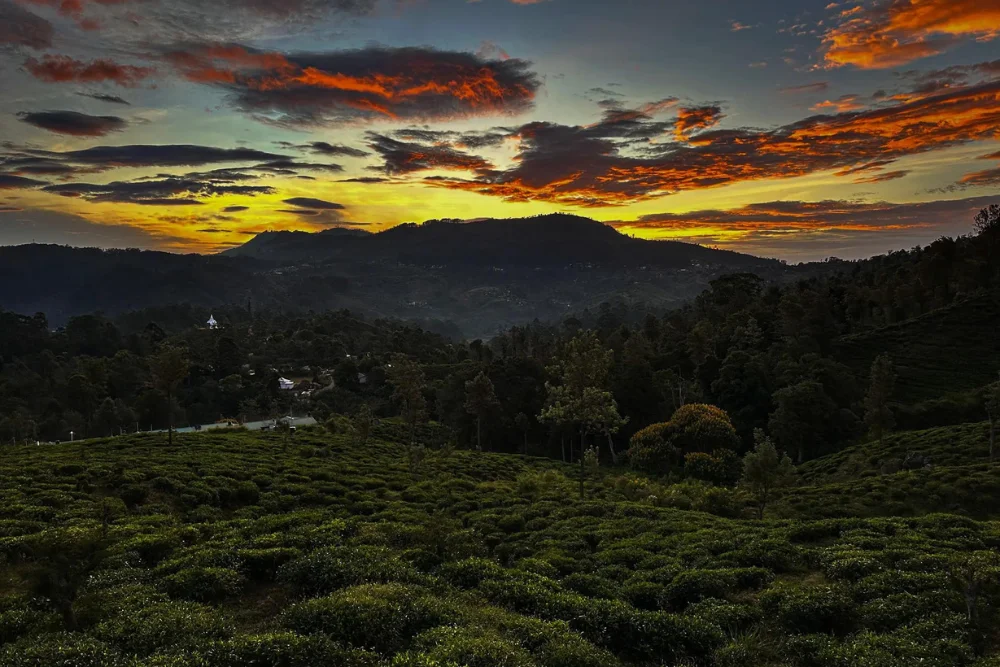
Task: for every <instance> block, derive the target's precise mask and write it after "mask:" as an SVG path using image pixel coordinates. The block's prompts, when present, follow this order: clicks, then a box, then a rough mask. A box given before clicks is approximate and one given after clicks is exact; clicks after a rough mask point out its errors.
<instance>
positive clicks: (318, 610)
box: [283, 584, 456, 654]
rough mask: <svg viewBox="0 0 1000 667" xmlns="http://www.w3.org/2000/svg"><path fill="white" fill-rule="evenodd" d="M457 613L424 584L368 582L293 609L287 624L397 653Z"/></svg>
mask: <svg viewBox="0 0 1000 667" xmlns="http://www.w3.org/2000/svg"><path fill="white" fill-rule="evenodd" d="M455 618H456V613H455V611H454V609H453V608H452V607H451V606H450V605H448V604H447V603H445V602H443V601H442V600H439V599H437V598H435V597H434V596H432V595H430V594H428V593H427V592H425V591H424V590H423V589H420V588H415V587H411V586H405V585H403V584H366V585H363V586H356V587H353V588H348V589H345V590H343V591H338V592H336V593H334V594H332V595H330V596H328V597H324V598H316V599H313V600H307V601H305V602H300V603H298V604H296V605H294V606H292V607H290V608H289V609H288V611H287V612H286V613H285V615H284V618H283V623H284V624H285V626H286V627H288V628H290V629H292V630H294V631H295V632H298V633H300V634H315V633H323V634H326V635H327V636H329V637H331V638H334V639H337V640H339V641H342V642H345V643H346V644H348V645H350V646H354V647H357V648H367V649H371V650H374V651H377V652H379V653H390V654H391V653H395V652H397V651H399V650H400V649H402V648H403V647H405V646H406V644H407V643H409V641H410V639H412V638H413V637H414V636H416V635H417V634H419V633H421V632H423V631H424V630H427V629H430V628H433V627H435V626H438V625H443V624H446V623H449V622H451V621H453V620H455Z"/></svg>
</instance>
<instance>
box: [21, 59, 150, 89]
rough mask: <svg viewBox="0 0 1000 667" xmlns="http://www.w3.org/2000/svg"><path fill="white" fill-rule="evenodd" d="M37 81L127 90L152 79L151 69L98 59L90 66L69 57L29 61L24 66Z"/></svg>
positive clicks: (90, 63)
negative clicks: (106, 83) (107, 84)
mask: <svg viewBox="0 0 1000 667" xmlns="http://www.w3.org/2000/svg"><path fill="white" fill-rule="evenodd" d="M24 67H25V69H27V70H28V72H30V73H31V74H32V76H34V77H35V78H36V79H39V80H40V81H46V82H48V83H71V82H72V83H99V82H103V81H110V82H112V83H116V84H118V85H119V86H124V87H126V88H130V87H133V86H137V85H138V84H139V83H141V82H142V81H143V80H144V79H146V78H148V77H150V76H152V75H153V74H154V73H155V72H156V70H154V69H153V68H151V67H136V66H134V65H120V64H118V63H116V62H113V61H111V60H105V59H99V60H94V61H91V62H89V63H86V62H82V61H80V60H76V59H74V58H70V57H69V56H45V57H43V58H42V59H41V60H36V59H35V58H28V60H27V61H25V63H24Z"/></svg>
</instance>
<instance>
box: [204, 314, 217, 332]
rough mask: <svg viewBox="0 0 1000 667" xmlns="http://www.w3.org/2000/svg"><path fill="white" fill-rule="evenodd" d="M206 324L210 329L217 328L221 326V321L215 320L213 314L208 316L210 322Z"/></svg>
mask: <svg viewBox="0 0 1000 667" xmlns="http://www.w3.org/2000/svg"><path fill="white" fill-rule="evenodd" d="M206 324H208V328H209V329H216V328H218V326H219V323H218V322H216V321H215V318H214V317H213V316H212V315H209V316H208V322H207V323H206Z"/></svg>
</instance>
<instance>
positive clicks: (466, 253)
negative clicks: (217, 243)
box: [222, 214, 780, 270]
mask: <svg viewBox="0 0 1000 667" xmlns="http://www.w3.org/2000/svg"><path fill="white" fill-rule="evenodd" d="M222 254H223V255H226V256H232V257H254V258H257V259H268V260H274V261H279V262H285V263H300V262H322V261H333V260H337V259H345V258H348V259H352V260H366V261H370V262H380V261H391V262H399V263H403V264H416V265H421V266H451V267H455V266H466V265H468V266H495V267H528V268H536V267H543V268H550V267H560V268H561V267H566V266H569V265H574V264H595V265H601V266H606V267H640V266H644V265H650V266H656V267H661V268H684V267H689V266H690V265H691V264H693V263H698V264H711V265H719V266H723V265H724V266H727V267H729V268H731V269H733V270H736V269H743V268H748V267H760V268H765V267H768V268H775V267H777V266H779V265H780V263H779V262H777V261H775V260H768V259H761V258H758V257H753V256H751V255H744V254H741V253H736V252H731V251H724V250H715V249H711V248H704V247H702V246H698V245H693V244H690V243H681V242H678V241H649V240H644V239H638V238H633V237H630V236H626V235H624V234H621V233H619V232H617V231H616V230H614V229H613V228H611V227H609V226H608V225H605V224H603V223H600V222H597V221H595V220H591V219H589V218H584V217H580V216H576V215H565V214H552V215H543V216H537V217H533V218H513V219H486V220H475V221H471V222H464V221H454V220H429V221H427V222H425V223H423V224H420V225H417V224H413V223H409V224H403V225H398V226H395V227H392V228H390V229H387V230H385V231H383V232H379V233H376V234H370V233H367V232H364V231H359V230H355V229H328V230H324V231H321V232H315V233H311V234H310V233H305V232H265V233H263V234H259V235H257V236H256V237H254V238H252V239H251V240H250V241H248V242H247V243H245V244H244V245H242V246H239V247H237V248H232V249H230V250H226V251H225V252H223V253H222Z"/></svg>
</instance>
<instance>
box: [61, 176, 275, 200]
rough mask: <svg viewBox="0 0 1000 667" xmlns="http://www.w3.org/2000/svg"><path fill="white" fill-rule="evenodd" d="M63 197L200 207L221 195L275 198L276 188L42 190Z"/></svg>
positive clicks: (178, 181)
mask: <svg viewBox="0 0 1000 667" xmlns="http://www.w3.org/2000/svg"><path fill="white" fill-rule="evenodd" d="M43 189H44V191H45V192H50V193H52V194H57V195H62V196H64V197H80V198H83V199H86V200H87V201H90V202H117V203H128V204H143V205H147V206H165V205H191V204H200V203H202V202H201V201H199V198H206V197H212V196H218V195H244V196H254V195H260V194H272V193H273V192H274V188H271V187H267V186H252V185H225V184H219V183H211V182H206V181H197V180H192V179H188V178H181V177H176V178H175V177H171V178H163V179H159V180H136V181H115V182H113V183H107V184H94V183H64V184H59V185H50V186H48V187H45V188H43Z"/></svg>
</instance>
